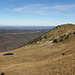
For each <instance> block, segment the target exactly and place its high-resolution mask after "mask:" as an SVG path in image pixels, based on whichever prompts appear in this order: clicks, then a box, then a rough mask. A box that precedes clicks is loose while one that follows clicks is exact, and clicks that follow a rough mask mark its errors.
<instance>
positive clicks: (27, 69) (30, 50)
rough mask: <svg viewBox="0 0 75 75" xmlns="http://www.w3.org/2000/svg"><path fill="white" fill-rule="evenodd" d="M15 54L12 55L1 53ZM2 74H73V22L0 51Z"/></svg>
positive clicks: (74, 43)
mask: <svg viewBox="0 0 75 75" xmlns="http://www.w3.org/2000/svg"><path fill="white" fill-rule="evenodd" d="M6 53H14V55H11V56H3V54H6ZM1 72H4V73H5V75H75V25H74V24H64V25H59V26H57V27H55V28H53V29H51V30H50V31H49V32H47V33H45V34H43V35H42V36H40V37H38V38H36V39H34V40H32V41H30V42H28V43H27V45H24V46H23V47H20V48H18V49H15V50H13V51H8V52H3V53H0V73H1Z"/></svg>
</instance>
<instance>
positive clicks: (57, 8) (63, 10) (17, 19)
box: [0, 0, 75, 26]
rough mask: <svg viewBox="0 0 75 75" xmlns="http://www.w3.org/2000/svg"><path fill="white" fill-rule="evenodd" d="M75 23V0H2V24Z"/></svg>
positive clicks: (0, 21)
mask: <svg viewBox="0 0 75 75" xmlns="http://www.w3.org/2000/svg"><path fill="white" fill-rule="evenodd" d="M66 23H73V24H75V0H0V26H1V25H2V26H7V25H8V26H12V25H13V26H54V25H59V24H66Z"/></svg>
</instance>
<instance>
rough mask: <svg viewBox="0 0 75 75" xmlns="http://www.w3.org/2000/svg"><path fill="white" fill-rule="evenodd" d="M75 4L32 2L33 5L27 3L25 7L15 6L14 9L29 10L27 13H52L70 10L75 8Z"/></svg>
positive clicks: (18, 10) (17, 10)
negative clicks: (51, 4) (52, 4)
mask: <svg viewBox="0 0 75 75" xmlns="http://www.w3.org/2000/svg"><path fill="white" fill-rule="evenodd" d="M74 9H75V5H54V6H50V5H48V4H32V5H27V6H24V7H20V8H14V9H13V11H16V12H24V13H25V12H27V13H36V14H42V15H46V14H49V13H50V14H51V13H53V12H57V13H58V12H60V13H61V12H62V13H63V12H69V11H70V10H74Z"/></svg>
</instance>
